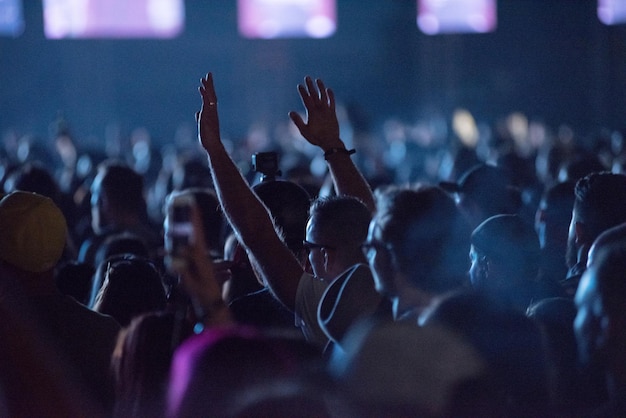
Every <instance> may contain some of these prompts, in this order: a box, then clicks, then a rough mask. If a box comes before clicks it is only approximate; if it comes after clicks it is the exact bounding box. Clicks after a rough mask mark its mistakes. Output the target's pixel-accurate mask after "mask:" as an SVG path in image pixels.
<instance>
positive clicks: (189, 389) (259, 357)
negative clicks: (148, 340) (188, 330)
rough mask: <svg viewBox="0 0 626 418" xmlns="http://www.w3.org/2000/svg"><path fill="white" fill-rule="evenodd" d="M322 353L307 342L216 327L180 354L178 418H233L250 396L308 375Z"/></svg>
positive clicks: (172, 388) (174, 399) (172, 395)
mask: <svg viewBox="0 0 626 418" xmlns="http://www.w3.org/2000/svg"><path fill="white" fill-rule="evenodd" d="M318 356H319V354H318V352H317V351H316V350H315V349H314V348H312V347H311V346H309V345H308V344H306V343H305V342H304V341H302V340H299V339H298V340H295V339H291V338H284V337H267V336H263V335H261V334H259V333H258V331H256V330H253V329H251V328H244V327H241V328H234V327H233V328H213V329H211V330H206V331H205V332H203V333H202V334H199V335H198V336H195V337H192V338H190V339H189V340H187V341H186V342H185V343H184V344H183V345H182V346H181V347H180V348H179V349H178V350H177V352H176V353H175V356H174V360H173V362H172V372H171V375H170V382H169V391H168V409H169V412H170V414H169V415H170V416H173V417H203V416H230V415H228V412H229V411H233V410H237V409H238V408H239V407H240V406H241V405H240V400H241V399H242V398H243V397H245V394H246V393H249V392H248V391H250V390H252V391H254V390H255V389H256V388H262V387H268V386H271V385H272V384H273V383H274V382H277V381H280V380H282V379H289V378H297V377H299V376H301V375H302V374H306V372H307V371H308V366H311V365H314V364H316V362H317V360H318V359H319V357H318Z"/></svg>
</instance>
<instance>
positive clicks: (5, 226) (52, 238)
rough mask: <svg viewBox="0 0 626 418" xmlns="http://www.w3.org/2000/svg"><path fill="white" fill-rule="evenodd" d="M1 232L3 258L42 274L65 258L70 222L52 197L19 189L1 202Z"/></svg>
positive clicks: (14, 264)
mask: <svg viewBox="0 0 626 418" xmlns="http://www.w3.org/2000/svg"><path fill="white" fill-rule="evenodd" d="M0 231H2V232H1V233H0V260H3V261H5V262H7V263H9V264H12V265H13V266H15V267H18V268H19V269H22V270H25V271H29V272H33V273H41V272H44V271H47V270H50V269H52V268H53V267H54V266H55V265H56V264H57V262H58V261H59V259H60V258H61V255H62V254H63V250H64V248H65V239H66V233H67V224H66V222H65V217H64V216H63V213H62V212H61V210H60V209H59V208H58V207H57V206H56V205H55V204H54V202H53V201H52V200H51V199H49V198H47V197H44V196H41V195H39V194H36V193H28V192H22V191H16V192H13V193H11V194H8V195H7V196H5V197H4V198H3V199H2V200H1V201H0Z"/></svg>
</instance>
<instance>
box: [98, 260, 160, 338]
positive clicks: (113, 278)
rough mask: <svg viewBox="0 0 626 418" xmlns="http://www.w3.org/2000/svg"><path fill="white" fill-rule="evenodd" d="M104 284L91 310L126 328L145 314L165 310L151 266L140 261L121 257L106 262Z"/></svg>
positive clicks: (158, 276)
mask: <svg viewBox="0 0 626 418" xmlns="http://www.w3.org/2000/svg"><path fill="white" fill-rule="evenodd" d="M103 264H106V272H105V274H106V278H107V279H108V280H105V283H104V284H103V286H102V288H100V291H99V292H98V295H97V296H96V301H95V304H94V310H96V311H98V312H100V313H103V314H106V315H111V316H112V317H113V318H115V319H116V320H117V322H118V323H119V324H120V325H122V326H126V325H128V324H129V323H130V321H131V320H132V319H133V318H134V317H136V316H138V315H140V314H142V313H146V312H152V311H160V310H163V309H165V304H166V297H165V289H164V287H163V283H162V281H161V274H160V273H159V271H158V270H157V269H156V267H155V266H154V264H152V263H151V262H150V261H148V260H146V259H144V258H141V257H132V256H121V257H115V258H113V259H110V260H107V261H105V262H104V263H103Z"/></svg>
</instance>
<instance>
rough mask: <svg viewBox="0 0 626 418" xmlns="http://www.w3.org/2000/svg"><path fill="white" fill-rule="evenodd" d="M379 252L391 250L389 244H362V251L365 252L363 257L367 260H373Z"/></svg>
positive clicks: (378, 242)
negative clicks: (375, 253) (376, 252)
mask: <svg viewBox="0 0 626 418" xmlns="http://www.w3.org/2000/svg"><path fill="white" fill-rule="evenodd" d="M379 250H387V251H389V250H391V247H390V245H389V244H385V243H384V242H380V241H365V242H364V243H363V244H361V251H363V255H364V256H365V257H367V258H372V257H373V256H374V252H375V251H379Z"/></svg>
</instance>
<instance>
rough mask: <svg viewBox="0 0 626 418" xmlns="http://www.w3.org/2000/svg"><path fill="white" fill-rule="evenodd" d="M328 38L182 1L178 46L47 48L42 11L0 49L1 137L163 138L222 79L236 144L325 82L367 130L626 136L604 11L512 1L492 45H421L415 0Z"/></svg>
mask: <svg viewBox="0 0 626 418" xmlns="http://www.w3.org/2000/svg"><path fill="white" fill-rule="evenodd" d="M337 3H338V14H337V16H338V30H337V32H336V33H335V35H334V36H333V37H331V38H328V39H322V40H309V39H290V40H247V39H243V38H241V37H240V36H239V35H238V32H237V15H236V1H235V0H231V1H227V0H211V1H206V0H191V1H187V2H186V29H185V31H184V32H183V34H182V35H181V36H180V37H178V38H176V39H173V40H46V39H45V37H44V34H43V21H42V20H43V17H42V9H41V3H40V2H39V1H25V2H24V8H25V10H24V13H25V20H26V30H25V32H24V33H23V34H22V35H21V36H20V37H18V38H0V133H2V132H6V131H7V129H9V128H14V129H16V130H17V131H18V132H19V133H22V134H25V133H29V134H34V135H37V136H39V137H43V138H46V137H48V135H49V125H50V123H51V122H52V121H53V120H54V119H55V117H56V114H57V111H58V110H63V112H64V114H65V116H66V118H67V119H68V121H69V123H70V125H71V127H72V131H73V133H74V135H75V136H76V137H77V138H78V139H79V140H82V141H90V143H91V144H92V145H93V144H97V143H98V142H99V141H102V138H103V137H104V134H105V129H106V126H107V124H109V123H111V122H115V123H116V124H117V125H118V126H119V127H120V129H121V130H122V132H129V131H130V130H132V129H133V128H135V127H139V126H144V127H146V128H147V129H148V130H149V132H150V133H151V134H152V135H153V137H154V138H155V139H156V140H157V141H169V140H170V139H171V137H172V136H173V135H174V133H175V132H176V130H177V128H178V127H180V126H181V124H183V125H188V126H189V127H190V129H193V123H194V121H193V117H194V116H193V115H194V112H195V111H196V110H197V109H198V106H199V104H200V99H199V96H198V93H197V90H196V89H197V85H198V80H199V78H200V77H201V76H202V75H203V74H204V73H205V72H206V71H209V70H210V71H212V72H213V73H214V74H215V80H216V88H217V90H218V95H219V99H220V115H221V118H222V130H223V132H224V133H225V135H228V136H230V137H232V138H238V137H242V136H244V135H245V133H246V131H247V130H248V128H249V127H250V126H251V125H252V124H253V123H265V124H268V125H269V126H272V125H274V124H276V123H277V122H279V121H285V120H286V118H287V112H288V111H289V110H291V109H298V110H299V109H301V104H300V102H299V98H298V95H297V92H296V84H297V83H299V82H301V80H302V78H303V77H304V75H306V74H311V75H313V76H316V77H321V78H323V79H324V80H325V81H326V83H327V85H329V86H331V87H333V89H334V90H335V91H336V95H337V97H338V100H340V101H341V102H343V103H345V104H346V105H347V106H348V107H349V109H351V110H352V112H353V113H352V114H353V116H354V120H355V121H356V123H358V124H360V125H362V127H369V128H371V129H374V128H375V127H376V126H377V125H379V124H380V122H381V121H383V120H384V119H386V118H388V117H390V116H398V117H400V118H402V119H404V120H409V121H410V120H412V119H415V118H419V117H423V116H424V115H428V114H429V113H430V112H441V113H443V114H444V115H446V116H447V117H449V115H450V114H451V112H452V110H453V109H454V108H456V107H459V106H462V107H466V108H468V109H469V110H470V111H472V112H473V113H474V115H475V116H476V118H477V119H478V120H479V121H486V122H488V123H491V122H493V121H495V120H496V119H497V118H499V117H501V116H504V115H506V114H507V113H509V112H511V111H522V112H524V113H526V114H527V115H528V116H529V117H531V118H536V119H540V120H542V121H544V122H546V123H547V124H549V125H550V126H553V127H556V126H558V125H560V124H562V123H566V124H569V125H571V126H573V127H574V128H575V129H576V130H578V131H580V132H589V131H592V130H594V129H596V128H599V127H608V128H611V129H623V128H624V127H625V125H626V118H625V115H626V99H625V97H626V27H625V26H624V25H621V26H613V27H609V26H605V25H603V24H602V23H601V22H600V21H599V20H598V18H597V15H596V5H597V4H596V1H595V0H588V1H587V0H505V1H502V0H501V1H499V2H498V27H497V30H496V31H495V32H493V33H490V34H476V35H445V36H442V35H438V36H427V35H424V34H422V33H421V32H420V31H419V30H418V28H417V26H416V24H415V18H416V4H415V3H416V2H415V0H338V2H337Z"/></svg>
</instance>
